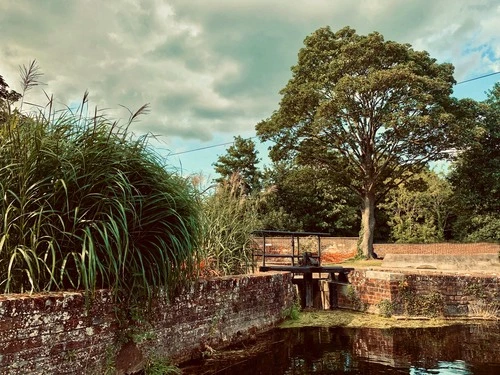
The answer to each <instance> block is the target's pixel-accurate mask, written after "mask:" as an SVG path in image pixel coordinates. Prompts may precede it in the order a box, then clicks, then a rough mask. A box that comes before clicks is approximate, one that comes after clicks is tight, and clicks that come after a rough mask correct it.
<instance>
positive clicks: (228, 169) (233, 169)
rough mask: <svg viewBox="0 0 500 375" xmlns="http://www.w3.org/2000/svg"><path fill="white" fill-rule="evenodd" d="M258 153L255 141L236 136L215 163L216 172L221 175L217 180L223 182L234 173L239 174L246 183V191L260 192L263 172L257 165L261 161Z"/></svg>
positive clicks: (244, 183)
mask: <svg viewBox="0 0 500 375" xmlns="http://www.w3.org/2000/svg"><path fill="white" fill-rule="evenodd" d="M257 154H258V151H257V150H256V149H255V143H254V142H253V141H252V140H251V139H244V138H242V137H240V136H236V137H234V143H233V145H231V146H230V147H229V148H228V149H227V152H226V154H225V155H221V156H219V158H218V159H217V162H216V163H214V167H215V172H217V173H218V174H219V175H220V176H221V177H220V178H218V179H217V180H216V181H217V182H219V183H221V182H223V181H227V180H229V179H230V178H231V176H233V174H237V175H238V176H239V177H240V179H241V181H242V183H243V185H244V186H243V188H244V192H245V193H252V192H258V191H259V190H260V187H261V179H262V173H261V172H260V170H259V169H258V166H257V164H258V163H259V159H258V157H257Z"/></svg>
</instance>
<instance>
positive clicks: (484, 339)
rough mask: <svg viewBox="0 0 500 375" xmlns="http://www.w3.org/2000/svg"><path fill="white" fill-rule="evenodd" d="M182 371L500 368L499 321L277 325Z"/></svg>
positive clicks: (297, 374)
mask: <svg viewBox="0 0 500 375" xmlns="http://www.w3.org/2000/svg"><path fill="white" fill-rule="evenodd" d="M183 371H184V374H220V375H222V374H227V375H229V374H237V375H246V374H249V375H250V374H252V375H253V374H273V375H274V374H286V375H305V374H344V373H351V374H410V375H413V374H414V375H422V374H443V375H450V374H453V375H466V374H467V375H468V374H495V375H497V374H500V325H498V324H497V325H489V326H479V325H478V326H454V327H446V328H428V329H390V330H380V329H368V328H362V329H354V328H298V329H297V328H296V329H277V330H274V331H272V332H269V333H267V334H265V335H262V336H260V337H259V338H258V340H257V341H256V342H255V343H253V344H248V343H246V344H244V345H241V346H239V347H234V348H231V350H228V351H224V352H218V353H217V355H216V356H215V357H214V358H212V359H207V360H205V361H203V362H198V363H194V364H193V363H191V364H189V365H186V366H185V367H184V368H183Z"/></svg>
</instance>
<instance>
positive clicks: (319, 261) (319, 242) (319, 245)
mask: <svg viewBox="0 0 500 375" xmlns="http://www.w3.org/2000/svg"><path fill="white" fill-rule="evenodd" d="M318 266H321V236H320V235H319V234H318Z"/></svg>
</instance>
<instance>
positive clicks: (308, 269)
mask: <svg viewBox="0 0 500 375" xmlns="http://www.w3.org/2000/svg"><path fill="white" fill-rule="evenodd" d="M253 233H254V235H255V236H259V237H260V238H261V239H262V243H261V244H259V246H258V248H257V250H256V251H254V253H253V257H254V263H262V265H261V266H259V271H260V272H268V271H285V272H291V273H292V274H293V282H294V284H296V285H297V286H298V288H299V292H300V296H301V302H302V305H303V307H306V308H312V307H313V306H314V299H315V295H318V294H319V293H318V292H319V291H320V281H326V282H327V285H328V290H329V293H328V294H329V301H328V306H330V308H334V307H336V306H337V293H336V291H337V285H338V284H341V285H347V284H349V280H348V278H347V275H348V274H349V272H350V271H352V270H353V268H348V267H342V266H338V265H325V266H324V265H322V264H321V237H325V236H329V235H328V234H325V233H316V232H286V231H270V230H259V231H254V232H253ZM273 236H284V237H289V238H290V246H289V247H287V248H286V249H282V248H281V249H272V248H271V246H269V245H270V244H268V243H267V242H266V239H269V237H273ZM301 239H302V241H301ZM301 243H302V246H301ZM323 284H324V283H323Z"/></svg>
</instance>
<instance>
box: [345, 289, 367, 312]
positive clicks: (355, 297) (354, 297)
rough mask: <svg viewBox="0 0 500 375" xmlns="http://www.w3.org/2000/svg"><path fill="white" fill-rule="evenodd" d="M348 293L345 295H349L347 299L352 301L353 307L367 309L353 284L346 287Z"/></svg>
mask: <svg viewBox="0 0 500 375" xmlns="http://www.w3.org/2000/svg"><path fill="white" fill-rule="evenodd" d="M346 288H347V289H346V294H345V296H346V297H347V299H348V300H349V301H350V302H351V304H352V307H353V308H354V309H355V310H361V311H363V310H365V309H366V306H365V304H364V303H363V301H361V298H360V297H359V294H358V292H357V291H356V289H355V288H354V287H353V286H352V285H350V284H349V285H347V287H346Z"/></svg>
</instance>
